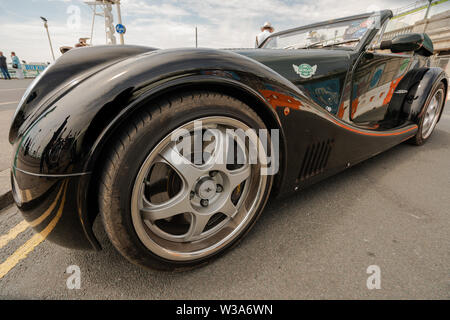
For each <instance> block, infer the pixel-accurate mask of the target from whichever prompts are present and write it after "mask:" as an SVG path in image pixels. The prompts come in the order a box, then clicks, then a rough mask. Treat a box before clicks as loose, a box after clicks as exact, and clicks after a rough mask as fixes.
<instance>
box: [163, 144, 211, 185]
mask: <svg viewBox="0 0 450 320" xmlns="http://www.w3.org/2000/svg"><path fill="white" fill-rule="evenodd" d="M160 156H161V157H162V158H163V159H164V160H165V161H166V162H167V164H169V165H170V166H171V167H172V168H173V169H174V170H176V171H177V172H178V174H179V175H180V176H181V177H182V178H183V180H184V181H185V182H186V184H187V188H188V189H189V188H190V187H191V186H193V184H194V183H195V181H196V180H197V179H198V178H199V177H200V176H202V175H203V174H204V171H203V170H201V169H199V168H197V167H196V166H195V165H194V164H193V163H192V162H190V161H189V160H188V159H186V158H185V157H183V156H182V155H181V154H180V153H179V152H178V151H177V150H175V149H174V148H173V147H168V148H166V149H165V150H164V151H163V152H161V153H160Z"/></svg>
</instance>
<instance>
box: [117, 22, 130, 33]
mask: <svg viewBox="0 0 450 320" xmlns="http://www.w3.org/2000/svg"><path fill="white" fill-rule="evenodd" d="M116 31H117V33H119V34H123V33H125V32H127V29H126V28H125V26H124V25H123V24H120V23H119V24H116Z"/></svg>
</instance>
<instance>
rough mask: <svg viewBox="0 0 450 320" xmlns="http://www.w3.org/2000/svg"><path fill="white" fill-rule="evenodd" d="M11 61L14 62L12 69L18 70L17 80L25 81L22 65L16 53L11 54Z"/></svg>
mask: <svg viewBox="0 0 450 320" xmlns="http://www.w3.org/2000/svg"><path fill="white" fill-rule="evenodd" d="M11 60H12V67H13V68H14V69H16V78H17V79H23V72H22V65H21V64H20V60H19V57H18V56H16V53H15V52H11Z"/></svg>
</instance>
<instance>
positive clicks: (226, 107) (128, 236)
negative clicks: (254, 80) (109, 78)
mask: <svg viewBox="0 0 450 320" xmlns="http://www.w3.org/2000/svg"><path fill="white" fill-rule="evenodd" d="M207 116H226V117H232V118H235V119H238V120H240V121H241V122H244V123H246V124H247V125H248V126H249V127H250V128H254V129H264V128H266V126H265V124H264V122H263V121H262V120H261V119H260V117H259V116H258V115H257V114H256V113H255V112H254V111H253V110H252V109H251V108H250V107H248V106H247V105H246V104H244V103H242V102H241V101H239V100H237V99H234V98H232V97H229V96H226V95H223V94H220V93H213V92H195V93H191V94H185V95H180V96H175V97H172V98H170V99H168V100H162V101H160V102H155V103H151V104H150V105H149V106H146V107H144V108H143V109H141V110H139V111H137V112H136V113H135V114H134V115H133V116H132V118H131V119H130V121H127V124H125V125H124V126H123V127H122V128H120V130H118V132H117V133H116V134H115V137H113V138H112V139H111V140H110V141H112V145H111V146H110V147H109V148H110V149H109V150H108V151H107V152H106V156H105V158H104V161H105V165H104V168H103V172H102V174H101V181H100V188H99V189H100V190H99V208H100V213H101V216H102V220H103V224H104V227H105V230H106V233H107V235H108V237H109V239H110V240H111V242H112V244H113V246H114V247H115V248H116V249H117V250H118V251H119V252H120V253H121V254H122V255H123V256H124V257H125V258H127V259H128V260H129V261H131V262H133V263H135V264H137V265H140V266H144V267H148V268H151V269H159V270H167V271H173V270H184V269H190V268H193V267H195V266H198V265H202V264H204V263H207V262H209V261H211V260H212V259H214V258H216V257H218V256H219V255H221V254H222V253H224V252H225V251H226V250H228V249H230V248H231V247H232V246H234V245H235V244H236V243H237V242H238V241H239V240H240V239H242V237H243V236H244V235H245V234H246V233H247V232H248V231H249V230H250V229H251V228H252V227H253V225H254V224H255V222H256V220H257V219H258V217H259V216H260V214H261V212H262V210H263V208H264V206H265V204H266V202H267V199H268V197H269V193H270V190H271V187H272V182H273V176H268V180H267V181H268V183H267V186H266V187H265V190H264V192H263V196H262V197H263V199H262V200H261V202H260V205H259V207H258V208H257V210H256V213H255V214H254V216H253V218H252V220H251V221H250V222H249V223H248V225H247V227H246V228H245V229H243V230H241V231H240V234H239V235H238V236H237V237H236V238H235V239H234V240H233V241H232V242H231V243H228V244H227V245H226V246H224V247H223V248H222V249H221V250H219V251H217V252H214V254H211V255H209V256H207V257H202V258H201V259H197V260H192V261H174V260H168V259H166V258H163V257H161V256H159V255H157V254H155V253H154V252H152V251H150V250H149V249H148V247H147V246H145V245H144V244H143V242H142V241H141V240H140V239H139V236H138V234H137V232H136V230H135V228H134V226H133V222H132V217H131V208H130V201H131V194H132V191H131V190H132V188H133V185H134V180H135V179H136V176H137V174H138V171H139V169H140V167H141V164H142V163H143V162H144V160H145V159H146V158H147V155H148V154H149V153H150V152H151V151H152V150H153V148H155V146H156V145H157V144H158V143H159V142H160V141H161V140H162V139H163V138H164V137H166V136H167V135H168V134H169V133H170V132H172V131H173V130H175V129H176V128H178V127H179V126H180V125H183V124H185V123H187V122H189V121H193V120H195V119H199V118H202V117H207Z"/></svg>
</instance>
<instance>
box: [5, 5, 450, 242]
mask: <svg viewBox="0 0 450 320" xmlns="http://www.w3.org/2000/svg"><path fill="white" fill-rule="evenodd" d="M368 16H369V15H361V17H368ZM391 16H392V13H391V12H390V11H382V12H381V13H380V17H379V18H380V22H381V25H383V23H385V22H386V21H387V20H388V19H390V17H391ZM378 31H379V29H374V30H372V31H371V32H370V33H369V34H368V35H367V36H365V37H364V38H363V39H362V41H361V43H360V44H359V45H358V46H357V47H356V48H355V49H353V50H330V49H307V50H273V49H249V50H213V49H173V50H157V49H154V48H148V47H138V46H98V47H92V48H80V49H74V50H71V51H69V52H68V53H67V54H65V55H63V56H62V57H61V58H59V59H58V60H57V61H56V63H54V64H53V65H52V66H50V67H49V68H48V69H47V70H46V71H45V73H44V74H42V75H41V76H40V78H39V79H37V80H36V81H35V82H34V83H33V84H32V85H31V86H30V87H29V89H28V90H27V92H26V94H25V95H24V97H23V99H22V101H21V103H20V105H19V107H18V109H17V112H16V114H15V117H14V120H13V123H12V126H11V130H10V134H9V140H10V142H11V144H13V145H14V159H13V164H12V175H11V180H12V185H13V194H14V198H15V201H16V203H17V205H18V207H19V208H20V210H21V212H22V213H23V215H24V217H25V219H26V220H27V221H29V222H30V223H31V225H32V226H33V227H34V228H35V229H36V230H37V231H39V232H46V233H49V237H48V238H49V239H50V240H52V241H54V242H56V243H59V244H61V245H64V246H67V247H72V248H81V249H92V248H95V249H99V248H100V245H99V243H98V241H97V240H96V238H95V236H94V234H93V231H92V223H93V221H94V219H95V217H96V215H97V212H98V206H97V193H98V192H97V190H98V185H97V183H98V174H99V171H100V170H101V168H102V166H103V162H102V160H103V158H102V154H103V153H104V152H105V150H107V148H108V144H109V143H110V142H111V141H110V139H111V137H112V135H113V133H114V132H115V130H117V129H118V128H119V127H120V126H121V124H123V123H124V122H126V121H127V118H128V117H130V115H131V114H133V113H134V112H136V110H139V108H140V107H142V106H144V105H146V104H148V103H149V102H151V101H154V100H156V99H159V98H160V97H162V96H165V95H170V94H172V93H174V92H177V93H178V92H189V91H192V90H198V89H203V90H205V89H207V90H212V91H220V92H224V93H226V94H229V95H231V96H233V97H236V98H237V99H240V100H242V101H243V102H245V103H246V104H248V105H249V106H251V107H252V108H253V109H254V110H255V111H256V112H257V113H258V114H259V115H260V117H261V118H262V119H263V120H264V121H265V123H266V125H267V126H268V127H270V128H274V129H279V130H280V139H281V141H280V142H281V143H280V148H281V150H280V151H281V159H280V170H279V173H278V174H277V176H276V178H275V185H274V189H273V190H272V191H273V192H272V193H273V194H274V195H286V194H289V193H293V192H295V191H298V190H302V189H304V188H305V187H307V186H308V185H311V184H313V183H315V182H318V181H320V180H322V179H324V178H326V177H328V176H331V175H333V174H335V173H337V172H340V171H342V170H344V169H346V168H348V167H350V166H353V165H355V164H357V163H358V162H361V161H363V160H365V159H368V158H370V157H372V156H374V155H376V154H378V153H380V152H382V151H384V150H386V149H389V148H391V147H392V146H394V145H396V144H399V143H401V142H403V141H405V140H407V139H409V138H411V137H412V136H414V135H415V134H416V132H417V129H418V125H417V119H418V115H419V114H420V112H421V111H422V107H423V105H424V103H425V100H426V99H427V97H428V95H429V93H430V92H431V90H432V89H433V88H434V87H435V86H436V85H437V84H439V83H440V82H444V84H445V85H447V84H448V83H447V81H448V80H447V78H446V75H445V74H444V72H443V70H441V69H439V68H431V67H429V62H428V58H427V57H425V56H424V55H421V54H414V53H407V54H392V53H377V52H369V51H368V50H367V47H368V45H369V43H370V42H371V41H372V39H373V38H374V37H375V35H376V33H377V32H378ZM300 63H306V64H309V65H317V72H316V73H315V74H314V75H313V76H311V77H310V78H308V79H303V78H301V77H299V76H298V74H296V73H295V72H294V70H293V68H292V65H293V64H300ZM376 72H378V73H381V76H380V75H379V76H377V77H378V81H375V80H374V81H370V80H372V79H373V77H374V76H373V75H374V74H375V73H376ZM380 79H382V80H383V81H381V80H380ZM419 84H420V86H419ZM445 88H447V86H445ZM374 90H375V91H374ZM375 93H376V94H375ZM50 231H51V232H50Z"/></svg>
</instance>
